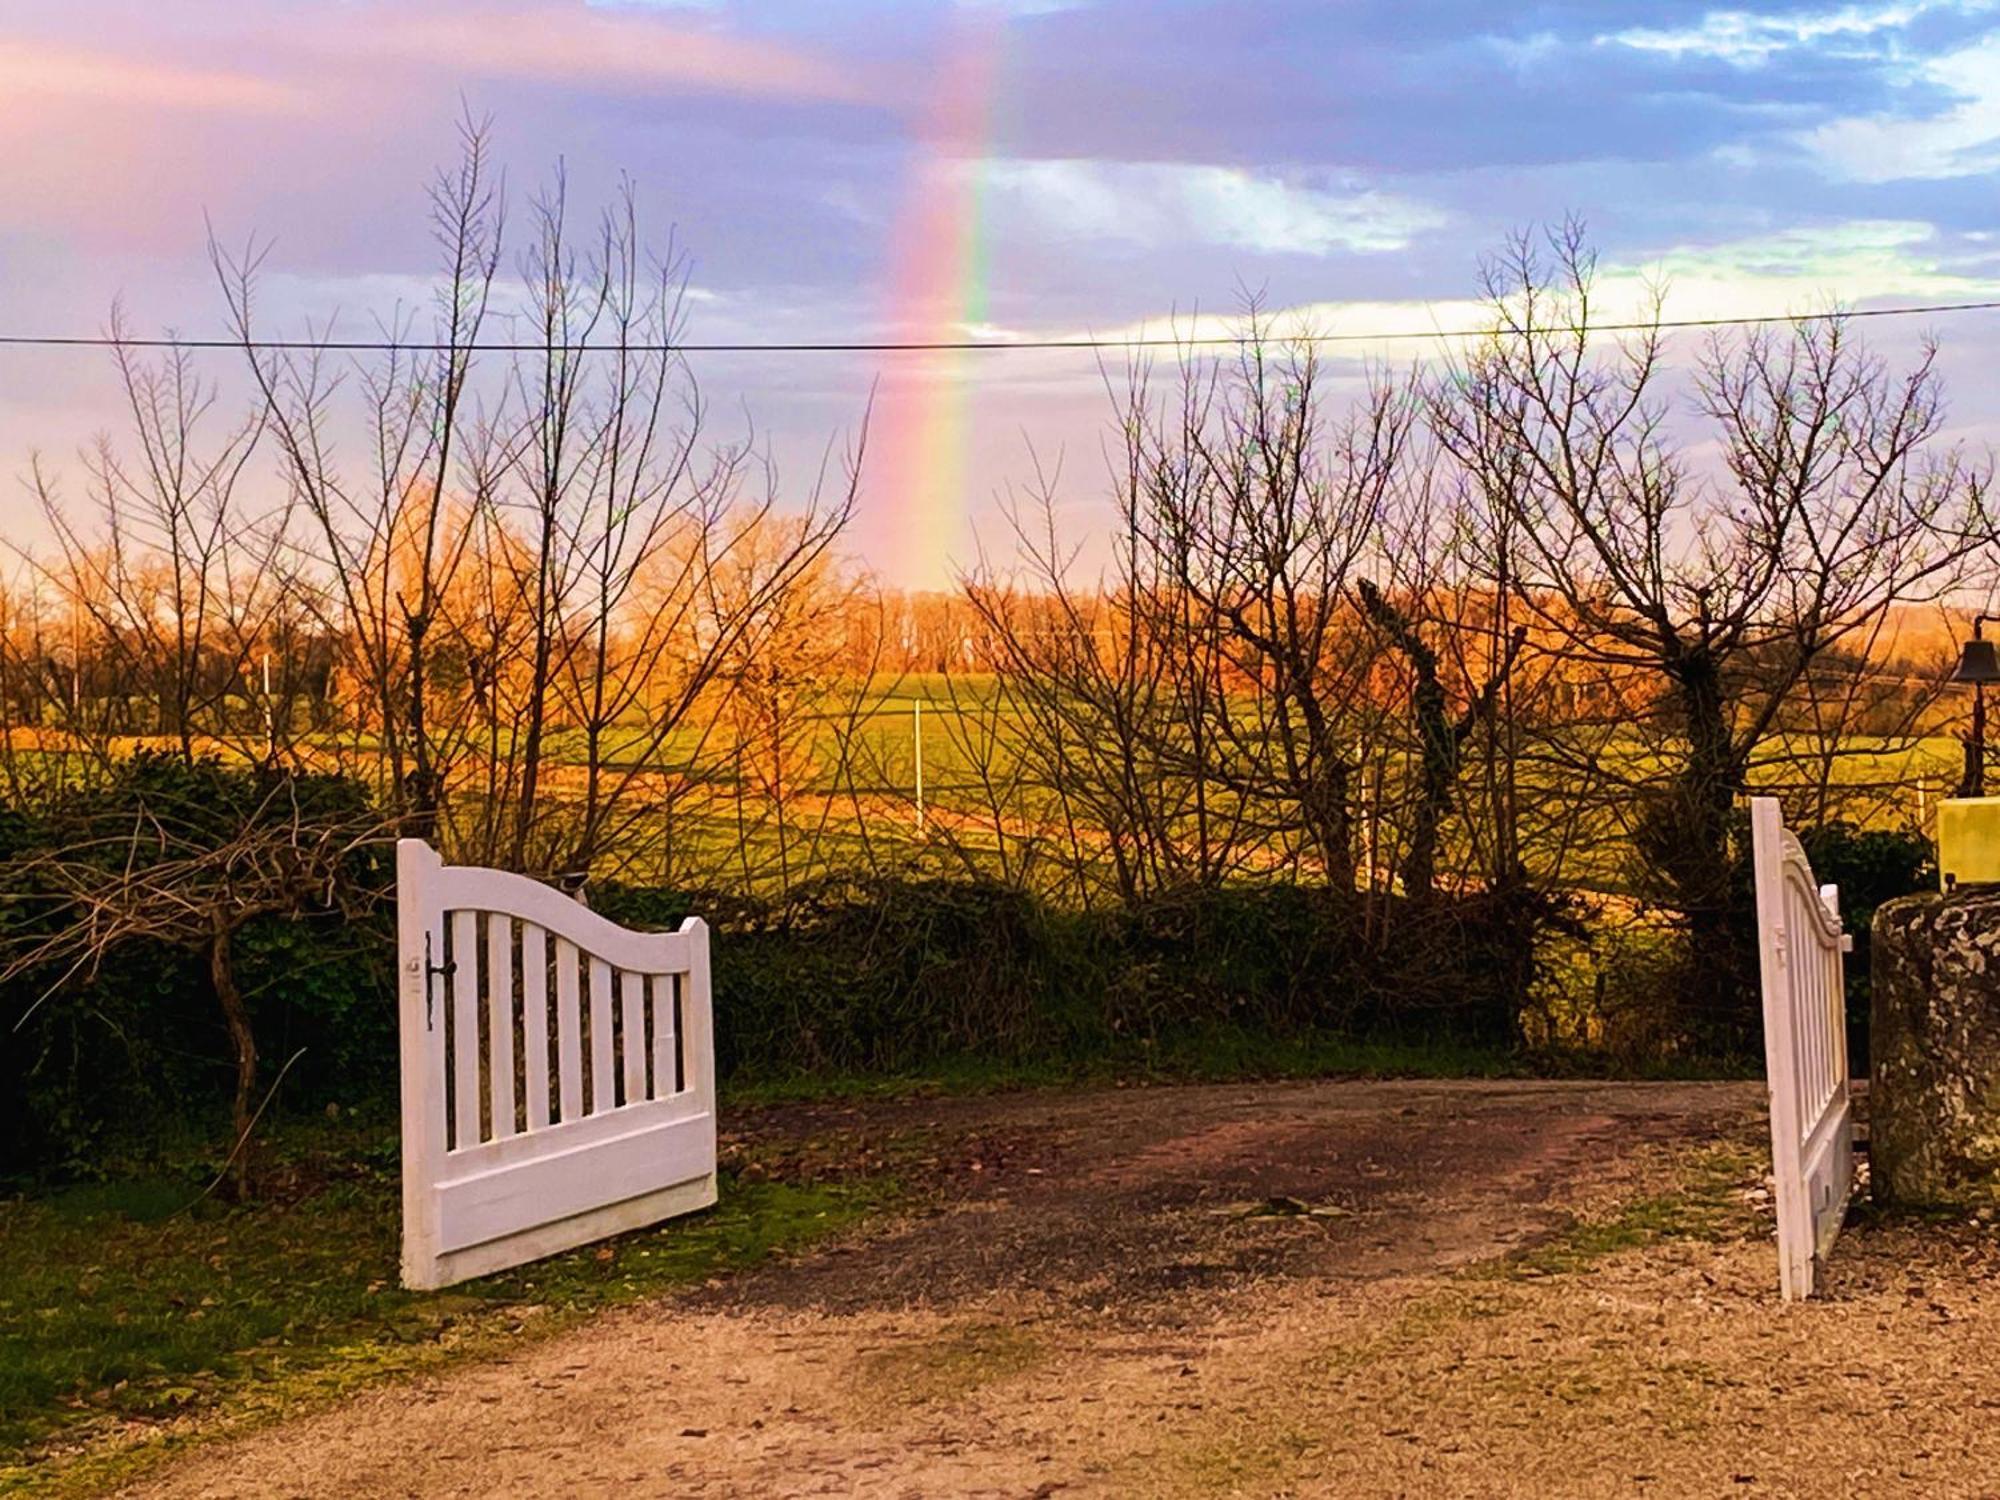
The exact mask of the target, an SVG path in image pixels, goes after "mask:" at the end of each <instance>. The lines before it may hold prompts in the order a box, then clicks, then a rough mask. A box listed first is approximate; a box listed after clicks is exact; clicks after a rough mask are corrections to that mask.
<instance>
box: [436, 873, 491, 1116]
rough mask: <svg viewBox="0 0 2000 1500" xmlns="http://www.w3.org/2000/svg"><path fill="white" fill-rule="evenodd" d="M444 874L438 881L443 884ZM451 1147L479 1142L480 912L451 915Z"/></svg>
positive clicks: (462, 912)
mask: <svg viewBox="0 0 2000 1500" xmlns="http://www.w3.org/2000/svg"><path fill="white" fill-rule="evenodd" d="M443 874H444V872H443V871H442V870H440V871H439V872H438V875H439V879H438V881H437V882H436V883H437V884H438V885H439V886H440V887H441V886H442V885H443V884H444V880H443ZM451 1029H452V1039H451V1050H452V1059H451V1092H452V1122H453V1136H452V1146H453V1147H454V1149H456V1150H460V1151H462V1150H464V1149H465V1148H466V1147H467V1146H471V1145H475V1144H477V1143H478V1142H479V1140H480V1139H481V1138H482V1137H481V1132H480V1129H479V913H478V912H476V911H454V912H453V913H452V914H451Z"/></svg>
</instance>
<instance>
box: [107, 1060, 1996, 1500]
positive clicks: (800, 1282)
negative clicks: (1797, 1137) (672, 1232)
mask: <svg viewBox="0 0 2000 1500" xmlns="http://www.w3.org/2000/svg"><path fill="white" fill-rule="evenodd" d="M1758 1103H1759V1090H1758V1089H1757V1088H1756V1087H1755V1086H1754V1085H1752V1086H1745V1085H1694V1084H1657V1085H1652V1084H1649V1085H1602V1084H1549V1083H1455V1084H1442V1083H1352V1082H1349V1083H1317V1084H1297V1085H1256V1086H1228V1087H1205V1088H1152V1089H1135V1090H1112V1091H1101V1092H1095V1093H1088V1094H1029V1095H1017V1096H1011V1097H1001V1098H989V1099H972V1100H950V1101H919V1102H910V1103H901V1104H895V1105H874V1106H869V1107H866V1108H856V1109H836V1108H822V1109H793V1110H787V1111H776V1112H770V1113H767V1114H765V1115H764V1116H761V1117H758V1118H756V1119H754V1120H753V1121H751V1122H750V1123H749V1126H748V1127H747V1128H748V1129H749V1130H750V1131H751V1132H753V1133H754V1134H755V1135H756V1136H757V1138H758V1142H759V1146H760V1149H767V1150H768V1149H769V1148H770V1147H772V1146H773V1145H774V1144H776V1145H777V1146H779V1147H782V1146H783V1144H784V1142H786V1141H788V1140H796V1141H798V1142H800V1143H806V1142H816V1143H819V1145H820V1146H821V1147H823V1146H824V1143H825V1142H826V1141H827V1140H828V1139H829V1138H832V1139H834V1140H836V1141H845V1142H847V1143H848V1144H851V1145H853V1146H854V1147H855V1148H856V1149H859V1150H868V1149H873V1148H874V1146H875V1145H879V1143H880V1142H882V1141H885V1140H896V1141H901V1142H903V1143H904V1145H905V1147H906V1148H907V1147H908V1144H909V1143H910V1142H911V1141H916V1142H918V1143H919V1145H918V1150H919V1151H920V1152H921V1151H929V1152H930V1153H931V1154H930V1155H928V1156H920V1157H919V1158H917V1160H918V1161H919V1164H920V1165H924V1166H927V1167H929V1168H930V1169H932V1170H933V1171H934V1172H935V1173H936V1174H937V1177H938V1180H939V1181H940V1183H941V1186H940V1188H939V1191H938V1193H937V1195H936V1199H935V1203H934V1206H933V1207H932V1208H931V1209H929V1210H928V1211H926V1212H923V1213H921V1214H917V1215H913V1216H910V1217H908V1218H904V1219H901V1220H897V1221H893V1222H891V1223H888V1224H886V1225H880V1226H877V1227H876V1228H875V1229H873V1230H871V1231H870V1232H868V1233H867V1234H865V1235H863V1236H859V1237H857V1238H855V1239H853V1240H852V1241H850V1242H848V1243H846V1244H842V1245H838V1246H835V1247H832V1248H831V1249H827V1250H822V1251H818V1252H815V1253H813V1254H811V1255H808V1256H803V1257H800V1258H799V1259H796V1260H794V1261H791V1262H788V1263H784V1264H778V1265H774V1266H770V1267H768V1268H766V1269H764V1270H762V1271H759V1272H757V1273H754V1274H751V1275H747V1276H743V1277H740V1278H737V1279H735V1280H734V1281H732V1282H730V1283H727V1284H725V1285H721V1286H712V1287H710V1288H707V1289H704V1290H701V1291H699V1292H697V1293H695V1294H693V1295H691V1296H687V1297H682V1298H676V1299H672V1300H669V1301H666V1302H662V1303H657V1304H653V1305H649V1306H646V1307H643V1308H634V1309H628V1310H626V1311H624V1312H621V1313H617V1314H612V1315H609V1316H606V1317H604V1318H603V1319H601V1320H599V1321H597V1322H595V1323H593V1324H591V1325H590V1326H589V1327H587V1328H584V1329H581V1330H578V1331H576V1332H573V1333H570V1334H567V1335H564V1336H561V1337H558V1338H555V1339H552V1340H550V1341H548V1342H545V1343H540V1344H536V1345H534V1346H532V1347H529V1348H527V1349H525V1350H524V1351H523V1352H522V1353H521V1354H520V1355H519V1356H518V1357H516V1358H513V1359H511V1360H507V1361H502V1362H497V1363H492V1364H486V1365H480V1366H476V1367H467V1368H461V1369H458V1370H454V1371H450V1372H447V1373H445V1374H442V1375H439V1376H436V1377H433V1378H429V1379H424V1380H421V1381H418V1382H413V1383H405V1384H400V1385H394V1386H387V1387H384V1388H382V1389H379V1390H377V1391H374V1392H372V1393H369V1394H367V1395H364V1396H362V1397H359V1398H357V1399H354V1400H352V1401H349V1402H347V1403H345V1404H344V1405H341V1406H339V1407H337V1408H334V1409H331V1410H328V1411H325V1412H322V1413H320V1414H318V1415H315V1416H311V1417H307V1418H304V1419H300V1420H296V1421H293V1422H289V1423H286V1424H283V1425H280V1426H277V1427H273V1428H269V1429H266V1430H264V1431H262V1432H258V1433H254V1434H252V1435H250V1436H248V1437H245V1438H243V1439H241V1440H238V1441H235V1442H231V1443H227V1444H222V1445H218V1446H216V1447H213V1448H208V1449H201V1450H197V1451H196V1452H195V1453H194V1454H193V1455H191V1457H190V1458H189V1460H187V1461H185V1462H183V1463H181V1464H180V1465H178V1466H177V1467H175V1468H172V1469H170V1470H168V1471H166V1472H164V1473H162V1474H160V1475H157V1476H155V1477H153V1478H152V1479H151V1480H150V1481H149V1482H148V1483H147V1484H146V1485H145V1486H144V1487H143V1489H142V1491H140V1492H143V1493H146V1494H153V1495H161V1496H279V1495H283V1496H292V1495H379V1496H399V1495H408V1496H419V1495H421V1496H441V1495H454V1496H464V1495H482V1496H483V1495H499V1494H507V1495H598V1494H603V1495H613V1494H615V1495H683V1496H684V1495H706V1496H725V1495H727V1496H735V1495H742V1496H757V1497H775V1496H787V1495H868V1496H877V1495H880V1496H934V1495H935V1496H947V1495H952V1496H956V1495H966V1496H985V1495H992V1496H1013V1497H1043V1500H1046V1497H1050V1496H1058V1495H1059V1496H1062V1497H1065V1500H1067V1497H1071V1496H1081V1495H1135V1494H1146V1495H1151V1494H1166V1495H1172V1494H1190V1495H1192V1494H1245V1495H1293V1494H1315V1495H1317V1494H1329V1495H1347V1494H1396V1495H1433V1494H1435V1495H1458V1494H1545V1493H1566V1494H1596V1493H1607V1494H1608V1493H1620V1494H1630V1493H1634V1492H1638V1493H1661V1494H1682V1493H1731V1494H1745V1493H1790V1492H1792V1490H1793V1489H1794V1488H1795V1487H1799V1488H1807V1487H1809V1488H1824V1487H1826V1486H1827V1485H1828V1484H1829V1483H1831V1484H1832V1486H1833V1487H1835V1488H1841V1489H1847V1490H1854V1489H1856V1488H1860V1489H1866V1490H1869V1491H1870V1492H1876V1493H1885V1492H1894V1491H1896V1490H1897V1489H1898V1488H1899V1487H1900V1486H1902V1485H1904V1484H1905V1483H1907V1485H1908V1491H1909V1492H1910V1493H1921V1492H1929V1493H1974V1492H1977V1491H1976V1490H1975V1489H1969V1488H1968V1489H1956V1488H1954V1481H1955V1479H1960V1480H1964V1481H1965V1482H1966V1483H1968V1484H1970V1483H1971V1479H1972V1476H1978V1475H1984V1476H1987V1477H1988V1478H1990V1476H1992V1475H1994V1474H2000V1421H1996V1420H1994V1417H1995V1412H1994V1411H1993V1410H1985V1409H1981V1408H1980V1407H1979V1404H1978V1403H1979V1401H1980V1400H1982V1399H1983V1398H1984V1397H1985V1396H1986V1395H1987V1394H1988V1393H1991V1392H1996V1391H2000V1384H1995V1383H1994V1382H1992V1381H1990V1380H1980V1381H1978V1382H1968V1377H1967V1375H1966V1373H1965V1371H1966V1369H1967V1368H1968V1366H1969V1365H1972V1366H1978V1365H1982V1362H1983V1366H1985V1367H1990V1366H1991V1365H1992V1364H1993V1362H1994V1360H1995V1359H1996V1354H1995V1352H1994V1351H1995V1349H1996V1347H2000V1322H1997V1321H1996V1318H1995V1316H1994V1314H1995V1313H2000V1298H1990V1299H1989V1298H1987V1297H1986V1296H1985V1295H1984V1293H1985V1288H1986V1285H1987V1281H1986V1278H1987V1276H1988V1274H1989V1272H1990V1268H1991V1260H1992V1248H1991V1246H1990V1245H1989V1244H1988V1243H1987V1242H1988V1241H1990V1239H1991V1238H1992V1236H1991V1235H1990V1234H1988V1235H1986V1237H1985V1239H1981V1240H1979V1241H1978V1242H1977V1243H1976V1244H1972V1245H1970V1246H1969V1247H1968V1246H1967V1245H1963V1244H1960V1243H1959V1242H1957V1241H1951V1242H1950V1243H1949V1244H1946V1245H1945V1248H1944V1249H1940V1248H1939V1246H1940V1244H1945V1242H1943V1241H1925V1242H1924V1244H1923V1245H1922V1246H1913V1245H1911V1244H1908V1243H1904V1244H1892V1243H1887V1242H1885V1243H1884V1244H1883V1245H1881V1246H1879V1247H1877V1249H1876V1250H1874V1251H1870V1250H1869V1249H1868V1247H1867V1246H1865V1245H1864V1246H1862V1247H1861V1248H1860V1249H1858V1250H1856V1251H1855V1252H1854V1253H1853V1255H1852V1257H1851V1258H1850V1263H1849V1270H1848V1273H1847V1274H1848V1280H1847V1282H1846V1283H1845V1288H1844V1290H1843V1288H1842V1287H1840V1286H1837V1287H1836V1301H1835V1302H1833V1303H1829V1304H1820V1305H1817V1306H1815V1307H1809V1308H1804V1309H1781V1308H1777V1307H1776V1306H1775V1299H1774V1298H1773V1297H1772V1296H1771V1294H1770V1292H1769V1289H1768V1283H1769V1281H1770V1280H1771V1279H1772V1277H1773V1275H1774V1271H1773V1265H1772V1262H1771V1251H1770V1247H1769V1244H1768V1242H1764V1241H1760V1240H1758V1239H1757V1238H1755V1237H1754V1236H1753V1237H1749V1238H1739V1239H1728V1238H1725V1239H1724V1240H1723V1241H1722V1242H1719V1243H1717V1242H1710V1241H1689V1240H1666V1241H1661V1242H1660V1243H1658V1244H1656V1245H1654V1246H1653V1247H1652V1248H1649V1249H1638V1250H1627V1251H1623V1252H1621V1253H1617V1254H1609V1255H1605V1256H1603V1257H1600V1258H1598V1259H1594V1260H1592V1261H1590V1262H1589V1263H1588V1264H1586V1265H1582V1266H1580V1267H1578V1268H1575V1269H1570V1270H1564V1271H1561V1272H1560V1273H1559V1274H1552V1275H1547V1276H1544V1277H1541V1278H1536V1277H1533V1276H1527V1277H1522V1276H1518V1275H1510V1276H1494V1275H1490V1274H1486V1275H1468V1274H1466V1272H1467V1269H1468V1268H1471V1267H1475V1266H1479V1265H1482V1264H1490V1263H1492V1262H1493V1261H1494V1260H1495V1258H1496V1257H1501V1256H1504V1255H1506V1254H1507V1252H1509V1251H1512V1250H1516V1249H1520V1248H1525V1247H1529V1246H1533V1245H1535V1244H1537V1243H1538V1242H1543V1241H1548V1240H1551V1239H1554V1238H1556V1237H1558V1236H1562V1235H1563V1234H1565V1232H1566V1231H1567V1230H1568V1229H1569V1226H1571V1225H1572V1223H1573V1222H1574V1217H1573V1216H1574V1214H1575V1213H1576V1212H1577V1210H1578V1209H1579V1207H1587V1206H1588V1205H1590V1204H1592V1203H1593V1202H1595V1203H1603V1202H1608V1201H1632V1200H1635V1199H1639V1198H1644V1197H1646V1196H1648V1195H1649V1194H1650V1193H1657V1192H1659V1191H1660V1190H1661V1189H1662V1185H1663V1182H1664V1180H1665V1179H1668V1178H1670V1177H1671V1172H1672V1162H1673V1161H1674V1159H1675V1154H1676V1153H1681V1154H1682V1155H1685V1154H1686V1153H1687V1152H1689V1151H1693V1150H1698V1149H1700V1148H1701V1147H1702V1146H1703V1145H1704V1143H1708V1142H1712V1141H1714V1140H1716V1139H1718V1138H1729V1139H1734V1140H1739V1141H1741V1140H1754V1139H1755V1136H1754V1129H1755V1126H1756V1122H1757V1115H1756V1109H1757V1105H1758ZM1751 1180H1752V1182H1754V1175H1753V1177H1752V1179H1751ZM1749 1196H1750V1197H1752V1198H1754V1196H1755V1194H1754V1190H1753V1191H1752V1192H1751V1193H1750V1194H1749ZM1850 1238H1861V1239H1865V1238H1866V1236H1865V1235H1851V1236H1850ZM1846 1243H1847V1242H1846V1241H1843V1244H1844V1245H1845V1244H1846ZM1982 1256H1983V1257H1987V1258H1986V1259H1983V1260H1982V1259H1980V1257H1982ZM1926 1266H1928V1268H1929V1269H1928V1270H1926V1269H1923V1267H1926ZM1913 1268H1914V1269H1913ZM1913 1277H1915V1278H1918V1279H1919V1281H1920V1282H1921V1283H1922V1284H1920V1285H1919V1286H1918V1288H1917V1289H1918V1291H1919V1292H1921V1293H1922V1294H1923V1295H1922V1296H1921V1297H1918V1298H1913V1297H1912V1295H1911V1292H1910V1287H1909V1286H1908V1285H1906V1283H1908V1282H1909V1281H1910V1280H1911V1278H1913ZM1940 1299H1942V1300H1940ZM1989 1300H1990V1301H1992V1303H1993V1310H1992V1311H1989V1310H1988V1306H1987V1302H1988V1301H1989ZM1940 1308H1941V1309H1942V1310H1943V1311H1942V1316H1940V1314H1939V1312H1938V1311H1937V1310H1938V1309H1940ZM1862 1326H1865V1327H1866V1329H1867V1331H1868V1332H1869V1334H1870V1335H1871V1337H1872V1339H1873V1342H1872V1343H1871V1344H1869V1345H1868V1346H1867V1347H1865V1348H1863V1347H1858V1341H1857V1339H1856V1338H1855V1337H1854V1330H1855V1329H1856V1328H1857V1327H1862ZM1885 1333H1886V1334H1887V1335H1888V1337H1887V1338H1885V1337H1884V1334H1885ZM1941 1393H1948V1394H1941Z"/></svg>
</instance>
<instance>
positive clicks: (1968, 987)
mask: <svg viewBox="0 0 2000 1500" xmlns="http://www.w3.org/2000/svg"><path fill="white" fill-rule="evenodd" d="M1872 974H1873V980H1874V983H1873V990H1874V994H1873V1001H1872V1009H1871V1013H1870V1018H1869V1038H1868V1045H1869V1054H1870V1059H1871V1069H1870V1078H1869V1086H1868V1119H1869V1125H1868V1160H1869V1166H1868V1171H1869V1181H1870V1183H1871V1184H1872V1185H1873V1190H1874V1193H1875V1196H1876V1197H1877V1198H1878V1199H1879V1200H1881V1201H1882V1202H1885V1203H1898V1204H1904V1205H1909V1206H1944V1207H1950V1206H1964V1205H1968V1204H1986V1203H1993V1202H1996V1201H2000V890H1996V889H1992V888H1987V887H1982V888H1979V889H1975V890H1971V891H1965V892H1960V893H1954V894H1952V895H1949V896H1945V895H1922V896H1905V897H1903V898H1902V899H1900V900H1897V901H1891V902H1888V903H1887V904H1885V905H1883V906H1882V907H1880V908H1878V909H1877V911H1876V913H1875V926H1874V966H1873V970H1872Z"/></svg>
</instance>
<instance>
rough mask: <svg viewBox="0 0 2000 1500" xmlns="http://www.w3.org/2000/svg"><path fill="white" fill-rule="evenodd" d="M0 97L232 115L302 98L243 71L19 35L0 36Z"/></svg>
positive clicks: (285, 107)
mask: <svg viewBox="0 0 2000 1500" xmlns="http://www.w3.org/2000/svg"><path fill="white" fill-rule="evenodd" d="M0 96H4V97H8V98H11V99H14V100H28V99H35V98H42V99H49V98H60V99H66V100H73V101H92V102H98V101H104V100H116V101H117V102H118V103H120V104H121V105H124V106H127V107H130V106H131V105H134V104H137V105H143V106H145V107H147V108H152V109H169V110H180V111H205V112H213V113H234V114H276V113H283V112H286V111H290V110H293V109H296V108H298V107H299V106H300V105H301V104H302V103H303V100H304V95H303V94H302V93H301V92H300V91H299V90H297V89H295V88H293V87H291V86H290V85H287V84H285V83H281V82H279V81H277V80H275V79H269V78H260V77H257V76H255V75H253V74H249V73H236V72H228V71H225V70H222V69H215V68H196V67H187V66H184V65H181V64H178V63H174V62H166V61H160V60H157V59H149V58H134V57H124V56H120V55H119V54H118V53H116V52H105V51H98V50H95V49H91V48H84V47H65V46H56V45H48V44H43V43H37V42H30V41H22V40H0Z"/></svg>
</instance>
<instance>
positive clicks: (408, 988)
mask: <svg viewBox="0 0 2000 1500" xmlns="http://www.w3.org/2000/svg"><path fill="white" fill-rule="evenodd" d="M442 865H443V861H442V860H440V859H439V858H438V857H437V854H436V853H435V852H434V851H433V850H432V849H431V847H430V846H429V845H428V844H425V843H424V842H422V841H421V840H419V839H399V840H397V842H396V1016H397V1031H398V1035H399V1038H400V1048H399V1050H400V1053H401V1063H402V1116H403V1264H402V1273H403V1284H404V1285H405V1286H427V1285H433V1284H435V1283H433V1282H432V1281H431V1280H430V1278H431V1277H433V1276H434V1275H435V1274H436V1271H435V1268H436V1266H437V1260H438V1254H439V1250H438V1227H437V1221H438V1205H437V1194H436V1193H435V1192H434V1191H433V1190H432V1186H431V1185H432V1183H434V1182H435V1181H436V1180H437V1172H438V1164H439V1161H440V1160H441V1158H442V1157H443V1156H444V1141H445V1112H444V1065H445V1056H444V1046H443V1040H444V1017H443V1016H442V1015H441V1014H440V1013H439V1012H438V1009H437V996H436V993H435V989H434V986H433V984H432V976H431V972H430V966H431V965H432V964H433V963H434V962H439V961H441V960H442V959H443V956H444V922H443V913H442V909H441V908H440V907H439V906H438V905H437V903H436V900H435V892H434V891H433V889H432V886H433V883H434V882H435V881H436V879H437V873H438V871H439V869H440V868H441V867H442Z"/></svg>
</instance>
